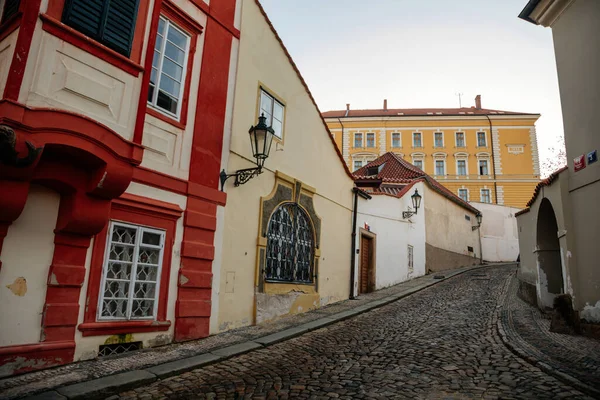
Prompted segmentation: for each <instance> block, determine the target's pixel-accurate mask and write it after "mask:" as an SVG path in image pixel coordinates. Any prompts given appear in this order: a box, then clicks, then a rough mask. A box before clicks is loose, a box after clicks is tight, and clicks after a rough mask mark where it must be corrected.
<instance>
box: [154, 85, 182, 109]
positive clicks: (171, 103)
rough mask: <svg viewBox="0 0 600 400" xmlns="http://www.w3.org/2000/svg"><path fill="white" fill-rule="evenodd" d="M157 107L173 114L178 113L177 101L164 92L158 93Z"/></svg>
mask: <svg viewBox="0 0 600 400" xmlns="http://www.w3.org/2000/svg"><path fill="white" fill-rule="evenodd" d="M156 105H157V106H158V107H160V108H163V109H165V110H167V111H169V112H171V113H173V114H176V113H177V100H175V99H173V98H172V97H170V96H169V95H167V94H165V93H164V92H163V91H161V90H159V91H158V98H157V100H156Z"/></svg>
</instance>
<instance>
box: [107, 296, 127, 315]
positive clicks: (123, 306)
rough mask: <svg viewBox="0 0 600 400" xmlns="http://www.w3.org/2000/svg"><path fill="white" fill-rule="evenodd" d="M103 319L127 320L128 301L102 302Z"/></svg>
mask: <svg viewBox="0 0 600 400" xmlns="http://www.w3.org/2000/svg"><path fill="white" fill-rule="evenodd" d="M101 316H103V317H114V318H127V300H126V299H120V300H110V299H105V300H104V301H103V302H102V314H101Z"/></svg>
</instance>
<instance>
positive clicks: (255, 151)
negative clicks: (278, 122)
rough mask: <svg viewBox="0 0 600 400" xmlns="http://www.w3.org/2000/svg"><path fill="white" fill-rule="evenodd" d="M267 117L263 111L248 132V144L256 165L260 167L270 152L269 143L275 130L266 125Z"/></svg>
mask: <svg viewBox="0 0 600 400" xmlns="http://www.w3.org/2000/svg"><path fill="white" fill-rule="evenodd" d="M266 121H267V117H265V114H264V113H263V114H262V115H261V116H260V117H258V124H256V125H255V126H252V127H251V128H250V130H249V131H248V133H249V134H250V144H251V145H252V155H253V156H254V158H256V165H258V167H259V168H262V167H263V165H264V164H265V160H266V159H267V158H268V157H269V153H270V152H271V144H272V143H273V136H274V135H275V131H274V130H273V128H272V127H270V126H267V123H266Z"/></svg>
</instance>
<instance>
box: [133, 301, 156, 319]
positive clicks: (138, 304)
mask: <svg viewBox="0 0 600 400" xmlns="http://www.w3.org/2000/svg"><path fill="white" fill-rule="evenodd" d="M153 313H154V300H133V305H132V307H131V317H132V318H144V317H151V316H152V314H153Z"/></svg>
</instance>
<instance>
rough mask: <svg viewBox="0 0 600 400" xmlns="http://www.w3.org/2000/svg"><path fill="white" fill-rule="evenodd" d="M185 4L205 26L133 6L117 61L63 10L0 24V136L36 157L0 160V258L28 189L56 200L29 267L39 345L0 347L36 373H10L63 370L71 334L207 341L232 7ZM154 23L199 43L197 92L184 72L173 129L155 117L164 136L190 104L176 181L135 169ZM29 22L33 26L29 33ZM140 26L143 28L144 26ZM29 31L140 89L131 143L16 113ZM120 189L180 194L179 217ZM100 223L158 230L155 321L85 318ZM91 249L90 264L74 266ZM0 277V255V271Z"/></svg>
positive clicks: (69, 118) (38, 111)
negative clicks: (3, 73) (5, 52)
mask: <svg viewBox="0 0 600 400" xmlns="http://www.w3.org/2000/svg"><path fill="white" fill-rule="evenodd" d="M189 2H190V4H193V5H194V6H196V7H197V8H198V9H199V10H200V11H201V12H203V13H205V14H206V16H207V24H206V26H205V27H202V26H199V25H198V24H197V23H195V22H194V21H193V19H191V18H188V17H187V16H186V15H185V13H183V11H182V10H181V9H179V8H178V7H176V6H175V5H174V4H173V3H171V2H170V1H168V0H156V1H155V2H154V5H153V9H150V7H149V2H145V1H142V2H140V3H141V4H142V5H141V6H140V9H139V13H138V22H137V25H136V29H135V36H134V40H133V46H132V52H131V57H129V58H127V57H124V56H122V55H120V54H117V53H116V52H114V51H112V50H110V49H108V48H107V47H105V46H103V45H101V44H100V43H96V42H95V41H93V40H91V39H90V38H87V37H85V36H84V35H83V34H81V33H80V32H77V31H75V30H74V29H72V28H70V27H67V26H65V25H64V24H62V23H61V22H60V18H61V14H62V9H63V7H64V0H50V2H49V4H48V9H47V10H46V12H45V13H42V14H40V4H41V0H32V1H22V2H21V6H20V12H19V13H18V15H17V16H16V17H15V19H14V20H11V21H8V23H6V24H4V25H3V26H0V40H2V39H4V38H6V37H7V36H8V34H10V33H11V32H14V30H15V29H16V28H17V27H18V28H19V32H18V36H17V44H16V46H15V48H16V51H15V53H14V55H13V57H12V62H11V65H10V68H9V75H8V81H7V84H6V85H5V90H4V93H3V96H2V99H1V100H0V126H4V127H7V128H10V129H12V130H13V131H14V132H15V134H16V146H15V150H16V151H17V152H18V154H19V157H22V156H23V155H25V154H27V152H28V146H29V147H33V148H36V149H38V151H37V152H36V153H35V159H34V160H33V162H31V163H30V164H29V165H27V166H19V167H17V166H14V165H7V164H5V163H3V162H1V161H2V160H0V192H1V193H10V195H9V196H6V195H2V196H0V256H1V251H2V244H3V241H4V239H5V237H6V236H7V235H10V226H11V224H12V223H13V222H14V221H15V220H17V219H18V218H19V216H20V214H21V212H22V211H23V209H24V207H25V203H26V201H27V197H28V191H29V187H30V185H31V184H40V185H43V186H46V187H48V188H51V189H52V190H54V191H56V192H57V193H59V194H60V206H59V211H58V218H57V222H56V227H55V230H54V254H53V257H52V262H51V265H40V266H39V268H45V269H47V270H48V281H47V292H46V298H45V305H44V311H43V317H42V327H41V328H42V337H41V339H40V342H39V343H31V344H27V345H18V346H6V347H0V365H4V364H7V363H14V362H16V360H18V359H25V360H28V361H32V360H35V361H36V362H35V363H32V362H29V363H27V364H26V365H37V366H38V367H30V366H24V367H19V366H18V365H17V366H16V367H15V368H14V369H13V373H21V372H26V371H29V370H32V369H34V368H40V367H48V366H52V365H59V364H64V363H68V362H72V361H73V360H74V353H75V348H76V341H75V337H76V335H75V334H76V331H77V330H78V331H80V332H81V333H82V335H83V336H96V335H113V334H127V333H136V332H156V331H166V330H169V329H171V327H172V326H173V325H174V339H175V340H178V341H179V340H190V339H197V338H202V337H206V336H208V334H209V321H210V313H211V291H212V267H213V266H212V262H213V259H214V253H215V249H214V244H213V242H214V235H215V230H216V226H217V222H216V213H217V207H218V206H223V205H225V201H226V196H225V194H224V193H222V192H220V191H218V181H219V179H218V175H219V170H220V165H221V152H222V145H223V133H224V127H225V122H226V121H225V116H226V111H227V93H228V88H229V85H230V84H231V83H230V82H229V69H230V63H231V62H232V60H231V58H232V56H231V48H232V41H233V40H235V39H236V38H239V34H240V33H239V31H238V30H237V29H236V28H235V27H234V16H235V9H236V0H219V1H213V2H211V4H210V6H208V5H206V4H205V3H204V2H203V1H202V0H189ZM149 14H151V15H152V17H151V18H150V19H148V18H147V16H148V15H149ZM161 14H162V15H166V16H168V17H169V18H171V19H173V20H174V21H176V22H177V24H178V25H180V26H182V27H184V28H186V30H187V31H188V32H190V33H191V34H192V36H193V37H192V43H191V44H192V52H193V51H195V48H196V41H197V40H199V38H200V37H202V39H203V41H204V46H203V57H202V65H201V74H200V82H199V85H198V87H197V88H190V85H191V79H190V77H191V74H188V77H187V80H186V82H185V85H186V89H185V91H184V98H183V105H182V113H181V119H180V121H169V118H167V117H165V118H161V119H163V120H166V121H167V122H169V123H172V124H173V125H174V126H175V127H178V128H184V127H185V126H186V123H187V120H188V118H187V115H188V110H187V108H188V106H187V103H188V99H189V96H190V94H191V93H195V94H196V95H197V102H196V109H195V110H189V113H191V112H194V114H195V121H196V125H195V126H194V127H193V139H192V151H191V161H190V165H189V179H188V180H184V179H180V178H177V177H174V176H170V175H166V174H164V173H160V172H158V171H154V170H151V169H149V168H145V167H140V163H141V162H142V159H143V154H144V148H143V146H141V143H142V139H143V135H144V121H145V119H146V116H147V115H148V114H150V115H153V116H156V115H155V114H157V113H156V112H154V111H148V107H147V103H146V98H147V95H148V84H149V79H150V78H149V72H150V70H151V63H152V56H153V47H154V46H152V45H150V46H148V51H147V53H146V54H143V55H142V45H143V43H144V40H147V42H148V43H154V42H155V40H156V30H157V25H158V17H159V15H161ZM38 18H39V20H41V22H42V23H41V24H39V25H36V23H37V21H38ZM147 20H149V21H150V23H149V24H148V25H149V26H148V27H146V21H147ZM36 26H37V27H36ZM36 29H37V30H38V31H39V30H43V31H44V32H45V33H46V34H51V35H53V36H56V37H58V38H59V39H61V40H63V41H65V42H68V43H70V44H71V45H74V46H77V47H78V48H80V49H81V50H84V51H85V52H87V53H89V54H91V55H93V56H96V57H99V58H102V59H103V60H104V61H106V62H108V63H110V64H111V65H113V66H116V67H117V68H119V69H121V70H123V71H125V72H127V73H128V74H130V75H132V76H135V77H138V79H140V80H141V83H142V88H141V91H140V96H139V104H138V106H137V111H136V116H137V118H136V124H135V129H134V131H133V134H132V140H131V141H129V140H127V139H125V138H123V136H121V135H119V134H118V133H117V132H115V131H113V130H112V129H110V128H109V127H107V126H105V125H103V124H101V123H100V122H98V121H96V120H94V119H93V118H92V117H90V116H86V115H80V114H77V113H74V112H70V111H66V110H60V109H56V108H36V107H29V106H26V105H25V104H22V103H19V100H20V94H21V92H22V91H23V90H24V88H23V87H22V84H23V81H24V77H25V73H26V71H29V70H33V69H34V68H29V69H28V68H27V66H28V62H29V60H30V57H29V55H30V51H31V45H32V41H33V37H34V35H35V34H36V33H39V32H36ZM145 38H146V39H145ZM192 59H193V57H192V56H191V55H190V57H189V60H190V63H189V68H190V69H191V68H196V66H194V65H193V64H192ZM198 67H200V66H198ZM191 89H193V90H191ZM27 143H29V144H27ZM131 182H136V183H139V184H141V185H145V186H150V187H154V188H159V189H162V190H165V191H168V192H173V193H176V194H179V195H183V196H186V197H187V207H186V209H185V210H182V209H181V208H180V207H179V206H177V205H175V204H171V203H166V202H163V201H159V200H156V199H151V198H146V197H141V196H134V195H131V194H126V193H125V191H126V190H127V188H128V186H129V185H130V183H131ZM111 219H117V220H121V221H127V222H130V223H136V224H144V225H147V226H152V227H156V228H160V229H164V231H165V232H166V236H165V247H164V258H163V271H162V275H161V278H160V279H161V281H160V292H159V304H158V313H157V318H156V321H110V322H99V321H97V320H96V313H97V305H98V296H99V292H100V290H101V288H100V282H101V279H102V265H103V257H104V253H105V246H106V240H107V229H108V221H110V220H111ZM181 219H183V220H182V221H183V226H184V233H183V242H182V245H181V249H180V252H181V265H175V264H173V263H172V262H171V261H172V260H171V254H172V252H173V250H174V249H173V245H174V242H175V239H174V236H175V234H176V224H177V221H181ZM92 239H94V241H93V243H94V244H93V249H92V252H91V254H92V255H91V260H90V266H89V268H86V258H87V256H88V249H89V246H90V243H91V242H92ZM1 267H2V260H1V257H0V273H1ZM173 268H175V269H177V270H178V271H179V273H178V274H177V276H178V278H179V279H178V283H177V292H176V293H169V279H170V277H171V273H170V270H171V269H173ZM86 278H87V282H88V289H87V293H86V296H85V298H86V302H85V304H86V305H87V306H86V309H85V310H84V311H83V314H84V318H83V322H82V323H80V322H81V321H78V318H79V315H80V307H82V306H83V305H82V304H80V303H79V301H80V295H81V288H82V285H83V283H84V281H85V280H86ZM169 298H176V301H175V304H176V305H175V310H174V315H175V321H169V320H168V319H167V312H168V310H167V307H168V299H169ZM0 329H2V328H0Z"/></svg>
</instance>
